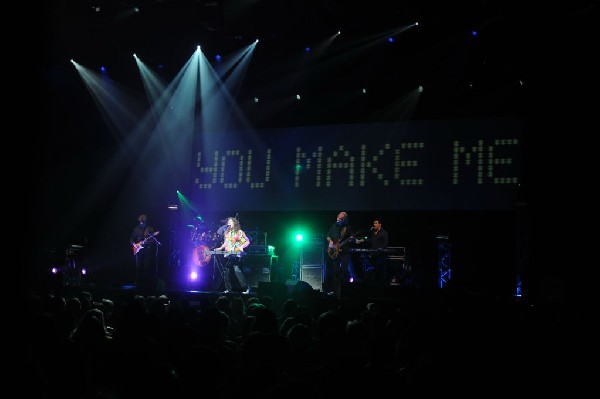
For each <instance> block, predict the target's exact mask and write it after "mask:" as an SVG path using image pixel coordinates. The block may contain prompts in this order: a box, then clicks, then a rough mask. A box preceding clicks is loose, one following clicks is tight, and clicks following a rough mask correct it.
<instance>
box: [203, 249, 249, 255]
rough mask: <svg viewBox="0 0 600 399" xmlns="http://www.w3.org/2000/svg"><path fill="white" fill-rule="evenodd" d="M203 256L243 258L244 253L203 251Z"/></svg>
mask: <svg viewBox="0 0 600 399" xmlns="http://www.w3.org/2000/svg"><path fill="white" fill-rule="evenodd" d="M204 254H205V255H238V256H245V255H246V252H235V251H212V250H211V251H204Z"/></svg>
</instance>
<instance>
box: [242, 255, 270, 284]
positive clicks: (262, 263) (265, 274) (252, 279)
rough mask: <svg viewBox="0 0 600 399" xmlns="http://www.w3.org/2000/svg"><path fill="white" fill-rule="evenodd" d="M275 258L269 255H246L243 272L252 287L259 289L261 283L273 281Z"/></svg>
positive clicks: (243, 261)
mask: <svg viewBox="0 0 600 399" xmlns="http://www.w3.org/2000/svg"><path fill="white" fill-rule="evenodd" d="M272 258H273V256H271V255H268V254H260V255H246V256H244V258H243V260H242V271H243V272H244V276H245V277H246V282H247V283H248V285H249V286H250V287H254V288H256V287H258V284H259V283H260V282H270V281H271V266H272V264H273V259H272Z"/></svg>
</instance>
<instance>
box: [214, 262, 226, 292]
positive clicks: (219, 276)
mask: <svg viewBox="0 0 600 399" xmlns="http://www.w3.org/2000/svg"><path fill="white" fill-rule="evenodd" d="M212 259H213V287H214V290H215V291H219V287H220V286H221V283H222V282H223V280H224V279H225V273H226V272H227V259H225V257H224V256H223V255H213V256H212Z"/></svg>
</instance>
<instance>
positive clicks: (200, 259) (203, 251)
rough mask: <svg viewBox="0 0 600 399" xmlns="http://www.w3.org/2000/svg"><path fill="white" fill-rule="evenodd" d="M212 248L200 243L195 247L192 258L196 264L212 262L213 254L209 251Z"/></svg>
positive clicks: (202, 264) (203, 264)
mask: <svg viewBox="0 0 600 399" xmlns="http://www.w3.org/2000/svg"><path fill="white" fill-rule="evenodd" d="M208 251H210V248H209V247H208V245H206V244H200V245H198V246H196V247H195V248H194V251H193V252H192V259H193V260H194V264H195V265H196V266H201V267H203V266H206V265H208V263H209V262H210V257H211V256H212V255H211V254H209V253H207V252H208Z"/></svg>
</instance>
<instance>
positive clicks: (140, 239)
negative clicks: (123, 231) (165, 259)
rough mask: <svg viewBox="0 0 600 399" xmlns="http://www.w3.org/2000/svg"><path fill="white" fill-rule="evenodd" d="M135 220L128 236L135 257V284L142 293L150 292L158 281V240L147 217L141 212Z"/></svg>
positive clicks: (153, 290) (152, 291)
mask: <svg viewBox="0 0 600 399" xmlns="http://www.w3.org/2000/svg"><path fill="white" fill-rule="evenodd" d="M137 220H138V224H137V225H136V226H135V227H134V228H133V230H132V232H131V235H130V236H129V243H130V244H131V247H132V248H133V253H134V257H135V285H136V288H137V289H138V290H139V291H141V292H143V293H144V294H152V293H154V292H155V290H156V288H157V287H156V284H157V282H158V267H157V265H158V245H157V243H158V241H156V240H155V239H154V236H155V234H156V233H155V232H154V228H153V227H152V226H151V225H149V224H148V217H147V216H146V215H144V214H142V215H140V216H138V219H137Z"/></svg>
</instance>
